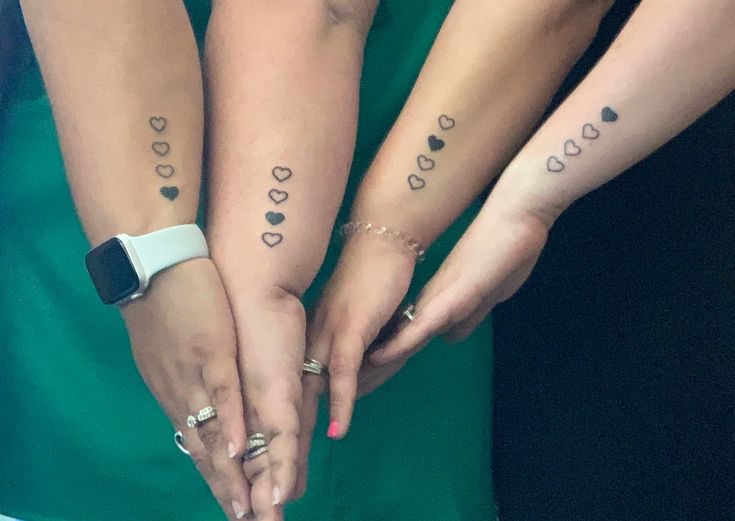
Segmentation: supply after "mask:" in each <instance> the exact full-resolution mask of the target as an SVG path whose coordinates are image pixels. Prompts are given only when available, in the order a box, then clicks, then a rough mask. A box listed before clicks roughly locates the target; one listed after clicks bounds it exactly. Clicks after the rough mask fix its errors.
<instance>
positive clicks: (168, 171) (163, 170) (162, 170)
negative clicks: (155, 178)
mask: <svg viewBox="0 0 735 521" xmlns="http://www.w3.org/2000/svg"><path fill="white" fill-rule="evenodd" d="M175 172H176V171H175V170H174V167H173V166H171V165H156V173H157V174H158V175H160V176H161V177H163V178H164V179H168V178H169V177H171V176H172V175H174V173H175Z"/></svg>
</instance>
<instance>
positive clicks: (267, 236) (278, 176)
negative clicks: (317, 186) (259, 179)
mask: <svg viewBox="0 0 735 521" xmlns="http://www.w3.org/2000/svg"><path fill="white" fill-rule="evenodd" d="M271 175H272V176H273V178H274V179H275V180H276V181H278V182H279V183H284V182H286V181H288V180H289V179H291V176H293V171H292V170H291V169H290V168H289V167H287V166H274V167H273V169H272V170H271ZM268 199H270V200H271V202H273V204H275V205H279V204H281V203H284V202H286V200H287V199H288V192H286V191H285V190H279V189H278V188H271V189H270V190H268ZM265 220H266V221H267V222H268V224H270V225H271V226H278V225H279V224H281V223H282V222H283V221H285V220H286V216H285V215H284V214H283V213H281V212H273V211H268V212H266V213H265ZM260 240H262V241H263V244H265V245H266V246H268V247H269V248H274V247H276V246H278V245H279V244H281V243H282V242H283V234H282V233H278V232H263V233H262V234H261V235H260Z"/></svg>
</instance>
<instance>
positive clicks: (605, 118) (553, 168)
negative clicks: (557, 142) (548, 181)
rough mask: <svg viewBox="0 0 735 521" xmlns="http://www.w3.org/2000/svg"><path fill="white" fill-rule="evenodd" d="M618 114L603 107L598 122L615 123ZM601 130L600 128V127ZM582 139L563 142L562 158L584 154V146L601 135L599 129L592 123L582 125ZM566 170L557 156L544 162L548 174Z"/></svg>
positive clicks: (609, 108) (564, 164)
mask: <svg viewBox="0 0 735 521" xmlns="http://www.w3.org/2000/svg"><path fill="white" fill-rule="evenodd" d="M618 118H619V116H618V113H617V112H615V110H614V109H612V107H603V109H602V110H601V111H600V120H601V121H602V122H603V123H615V122H616V121H617V120H618ZM601 128H602V127H601ZM581 134H582V139H581V140H575V139H567V140H566V141H565V142H564V157H566V158H574V157H577V156H578V155H580V154H581V153H582V152H584V148H583V147H584V146H585V145H588V144H590V143H592V142H593V141H595V140H596V139H598V138H599V137H600V135H601V133H600V129H599V128H597V127H596V126H595V124H594V123H585V124H584V125H582V132H581ZM564 168H566V163H564V161H562V160H561V159H559V156H556V155H551V156H549V157H548V159H547V160H546V171H547V172H550V173H553V174H555V173H558V172H561V171H562V170H564Z"/></svg>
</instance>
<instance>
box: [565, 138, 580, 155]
mask: <svg viewBox="0 0 735 521" xmlns="http://www.w3.org/2000/svg"><path fill="white" fill-rule="evenodd" d="M581 153H582V149H581V148H579V145H577V143H575V142H574V140H573V139H567V141H566V143H564V154H565V155H567V156H578V155H579V154H581Z"/></svg>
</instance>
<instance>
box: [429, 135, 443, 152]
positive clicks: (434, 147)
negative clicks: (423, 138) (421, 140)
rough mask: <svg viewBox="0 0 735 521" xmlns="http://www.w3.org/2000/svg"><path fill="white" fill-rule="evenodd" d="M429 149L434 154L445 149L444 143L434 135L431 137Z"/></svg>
mask: <svg viewBox="0 0 735 521" xmlns="http://www.w3.org/2000/svg"><path fill="white" fill-rule="evenodd" d="M428 141H429V149H430V150H431V151H432V152H436V151H438V150H441V149H442V148H444V141H443V140H441V139H439V138H438V137H436V136H435V135H434V134H432V135H430V136H429V139H428Z"/></svg>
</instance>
